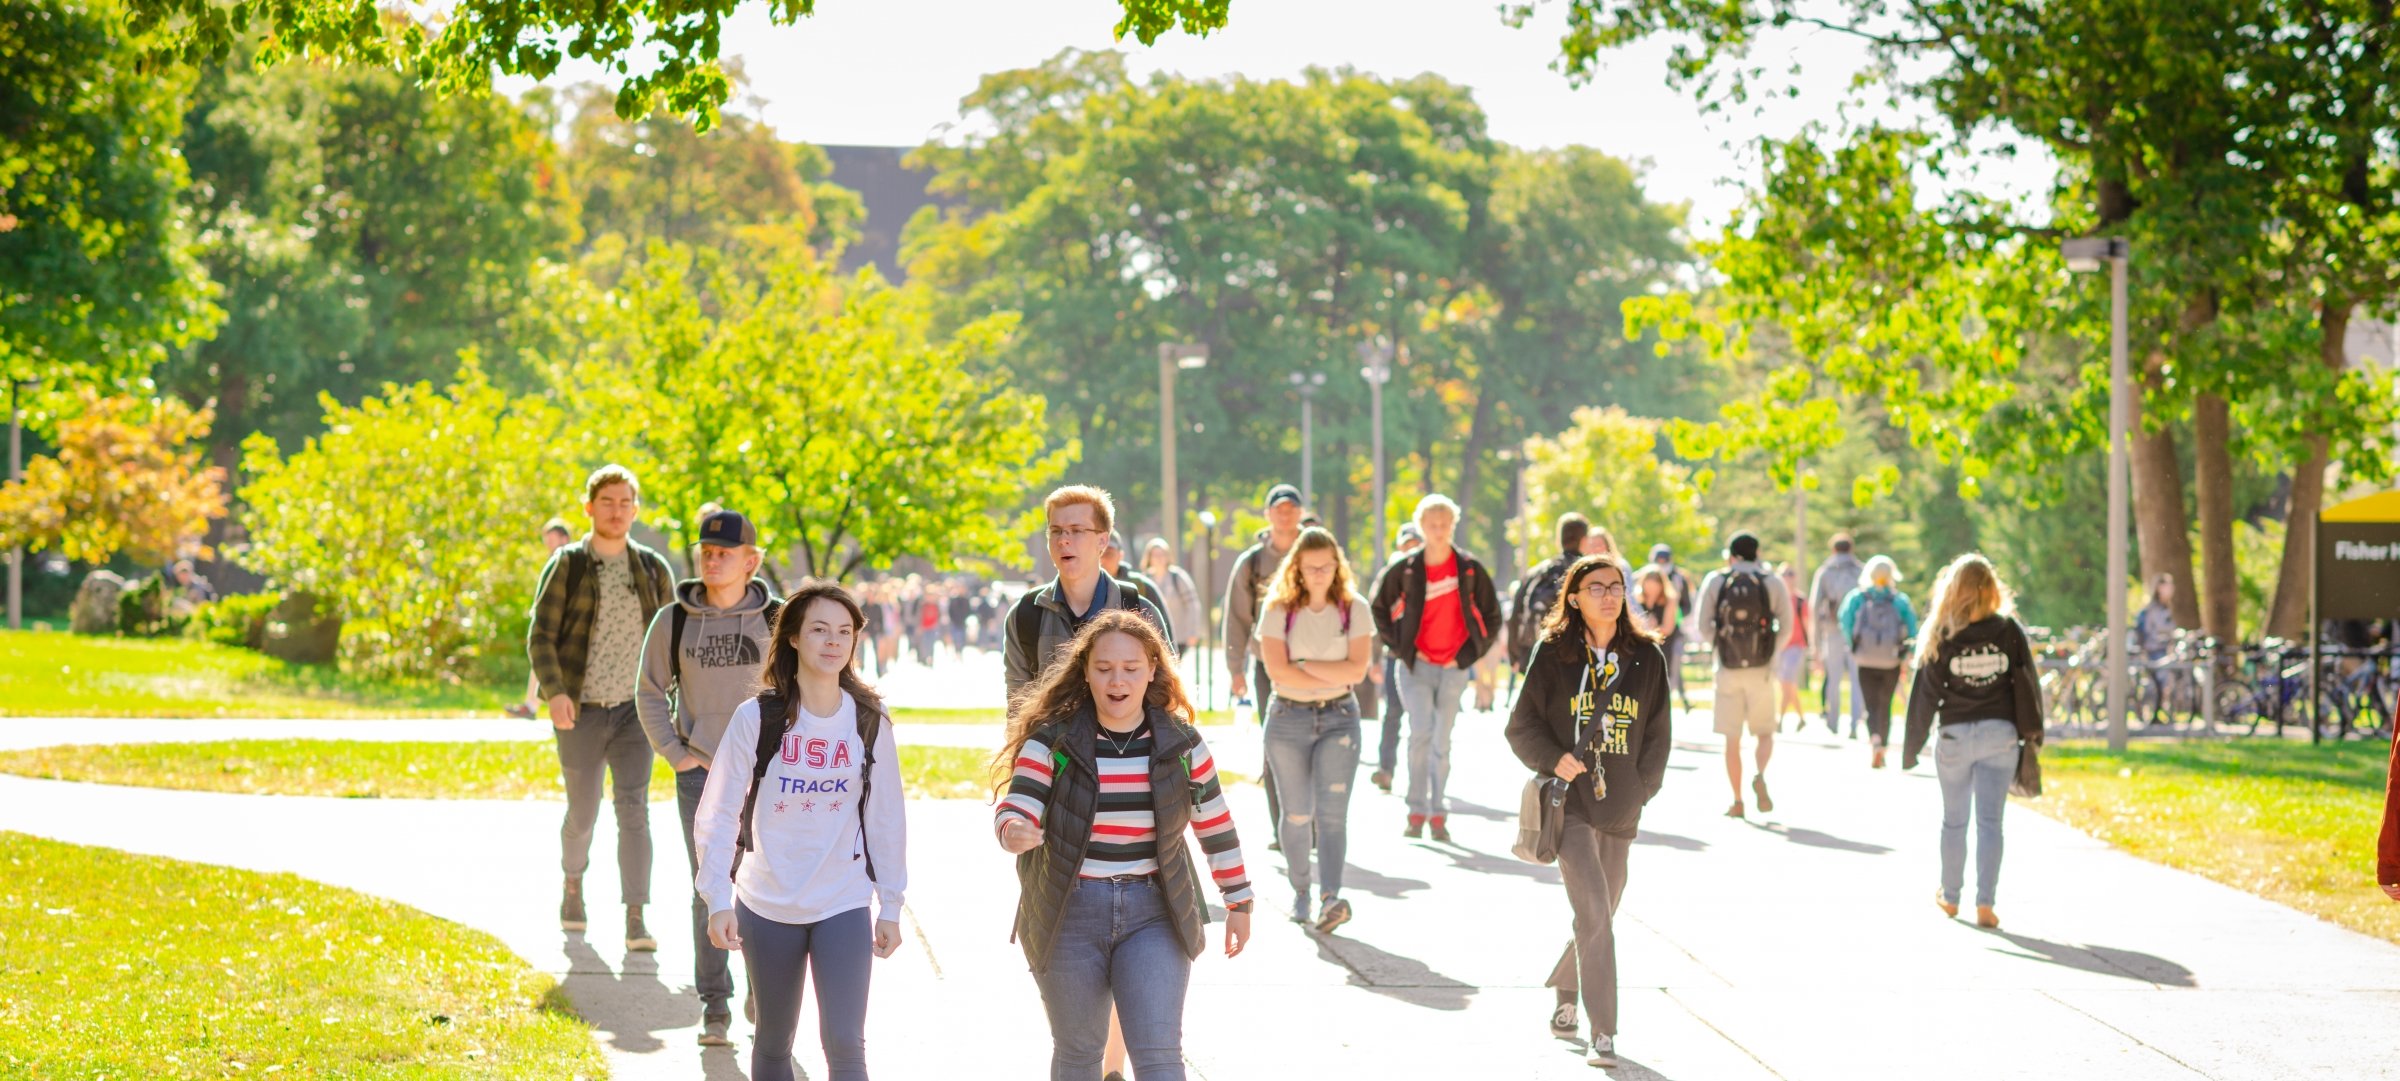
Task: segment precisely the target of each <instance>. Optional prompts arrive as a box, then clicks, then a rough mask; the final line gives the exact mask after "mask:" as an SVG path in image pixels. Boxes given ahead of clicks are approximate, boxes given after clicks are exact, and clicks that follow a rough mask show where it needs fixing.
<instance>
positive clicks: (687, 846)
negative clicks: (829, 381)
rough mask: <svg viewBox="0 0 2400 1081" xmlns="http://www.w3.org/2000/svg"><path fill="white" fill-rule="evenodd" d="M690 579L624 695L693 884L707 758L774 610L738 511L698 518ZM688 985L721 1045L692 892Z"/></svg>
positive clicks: (706, 948) (717, 1004) (703, 933)
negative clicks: (658, 761) (668, 779)
mask: <svg viewBox="0 0 2400 1081" xmlns="http://www.w3.org/2000/svg"><path fill="white" fill-rule="evenodd" d="M698 563H699V568H700V577H698V578H691V579H685V580H684V581H682V582H680V583H677V584H676V586H675V603H673V604H669V605H667V606H665V607H663V608H660V609H659V610H658V615H657V616H655V617H653V618H652V619H651V620H650V631H649V633H648V634H647V635H646V636H644V637H643V639H642V682H641V687H640V689H639V691H638V692H637V693H636V694H635V695H634V703H635V708H636V709H637V710H638V711H639V713H640V716H641V719H642V733H643V734H644V735H645V736H648V737H649V739H650V746H651V748H652V749H654V750H656V751H657V752H658V753H659V756H660V757H662V758H665V759H666V760H667V764H668V765H670V766H673V767H674V768H675V809H676V812H677V813H678V815H679V816H680V817H681V818H682V819H683V854H684V856H685V858H687V859H688V860H690V861H691V866H692V871H693V874H694V875H695V876H697V874H698V873H699V870H700V864H699V856H698V855H696V854H695V853H696V851H697V850H696V849H694V848H693V846H692V819H693V817H694V815H695V813H696V812H697V811H698V810H699V808H700V795H701V793H702V792H704V791H706V790H707V788H708V768H709V764H710V763H709V759H710V757H711V756H712V755H713V754H714V753H715V751H716V749H717V744H719V743H720V742H723V740H724V738H725V724H726V721H727V720H729V719H730V718H731V717H732V716H733V711H734V708H735V707H737V706H739V705H741V704H742V703H743V702H746V701H749V700H750V698H751V697H752V696H753V695H756V694H757V693H758V678H759V672H760V670H761V661H762V659H763V658H764V657H765V655H766V647H767V646H768V645H769V644H770V643H772V642H773V641H774V639H775V617H776V615H777V612H778V610H779V609H780V608H781V607H782V602H781V601H778V600H776V599H775V597H774V595H773V594H772V593H771V592H770V591H769V590H768V589H767V584H766V583H765V582H762V581H759V580H758V578H757V574H758V565H759V551H758V530H757V529H756V528H755V527H753V526H752V525H751V524H750V520H749V519H747V518H744V517H742V516H741V515H740V514H739V513H736V512H734V511H729V510H719V511H716V512H714V513H711V514H709V515H707V516H706V517H703V518H701V519H700V551H699V557H698ZM692 946H693V950H694V954H695V956H694V962H695V968H694V972H693V975H692V983H693V986H695V987H697V988H698V989H699V991H700V1024H701V1029H700V1042H701V1043H702V1044H703V1045H707V1046H712V1047H727V1046H731V1045H732V1043H733V1041H732V1039H731V1038H730V1037H729V1036H728V1035H727V1031H726V1030H727V1029H729V1028H731V1027H732V1024H733V1009H732V1005H731V1003H732V1000H733V970H732V967H731V966H730V964H729V963H728V959H727V956H726V952H725V951H724V950H721V949H718V948H717V947H716V946H714V945H712V944H711V943H710V942H709V939H708V903H707V902H706V901H704V900H702V899H701V897H700V895H699V893H698V892H697V891H695V892H694V893H693V894H692Z"/></svg>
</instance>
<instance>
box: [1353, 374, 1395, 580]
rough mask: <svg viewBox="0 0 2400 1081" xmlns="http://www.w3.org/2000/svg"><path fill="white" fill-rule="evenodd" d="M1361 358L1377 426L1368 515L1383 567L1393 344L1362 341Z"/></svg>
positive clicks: (1369, 407)
mask: <svg viewBox="0 0 2400 1081" xmlns="http://www.w3.org/2000/svg"><path fill="white" fill-rule="evenodd" d="M1358 359H1360V360H1362V361H1364V362H1365V366H1363V367H1361V368H1359V369H1358V374H1359V377H1360V378H1362V379H1365V380H1366V381H1367V402H1368V405H1367V408H1368V410H1369V412H1370V413H1371V414H1372V423H1373V424H1374V427H1375V435H1374V442H1375V513H1374V514H1373V515H1372V516H1371V517H1369V518H1368V521H1371V522H1373V523H1374V524H1375V566H1376V567H1378V568H1380V567H1382V566H1383V558H1384V557H1383V544H1384V537H1385V534H1387V533H1388V532H1390V531H1389V530H1387V529H1385V528H1384V526H1385V522H1384V520H1383V501H1384V496H1383V385H1384V384H1385V383H1389V382H1391V381H1392V347H1391V343H1389V342H1386V341H1384V340H1383V339H1382V338H1380V337H1377V338H1372V339H1369V340H1367V341H1363V342H1360V343H1358Z"/></svg>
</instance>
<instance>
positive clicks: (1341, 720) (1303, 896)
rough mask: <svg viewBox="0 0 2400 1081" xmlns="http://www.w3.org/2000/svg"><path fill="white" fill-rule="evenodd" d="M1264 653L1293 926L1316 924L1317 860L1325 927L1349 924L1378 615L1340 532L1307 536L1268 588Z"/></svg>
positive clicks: (1270, 749) (1270, 753) (1269, 744)
mask: <svg viewBox="0 0 2400 1081" xmlns="http://www.w3.org/2000/svg"><path fill="white" fill-rule="evenodd" d="M1258 624H1259V625H1258V633H1259V649H1258V652H1259V656H1260V657H1262V658H1264V659H1265V661H1266V664H1267V677H1268V678H1269V679H1272V680H1274V681H1275V701H1274V703H1273V704H1272V705H1269V706H1268V707H1267V733H1266V751H1267V760H1268V761H1270V762H1273V763H1274V764H1275V781H1276V783H1277V784H1279V785H1282V786H1283V817H1282V820H1281V822H1280V823H1279V824H1278V826H1277V828H1278V829H1280V830H1281V831H1282V834H1283V859H1284V863H1285V864H1286V865H1287V866H1288V867H1289V868H1290V875H1291V880H1292V922H1294V923H1307V922H1309V897H1308V894H1309V887H1310V884H1311V875H1310V867H1309V854H1310V852H1311V850H1312V849H1313V850H1314V852H1315V854H1316V868H1315V870H1316V874H1315V876H1314V877H1315V880H1316V881H1317V882H1318V883H1321V884H1322V888H1323V891H1324V898H1325V900H1324V907H1323V908H1322V909H1320V910H1319V911H1318V912H1317V916H1316V927H1317V930H1319V931H1328V932H1329V931H1332V930H1333V929H1334V928H1336V927H1340V926H1341V925H1342V924H1344V923H1347V922H1349V920H1350V902H1348V901H1345V900H1342V898H1341V893H1342V863H1343V860H1344V859H1345V858H1346V857H1347V853H1348V850H1349V829H1350V785H1351V782H1352V780H1353V779H1355V778H1356V777H1357V776H1358V697H1357V695H1355V694H1353V693H1352V691H1351V688H1353V687H1355V686H1357V685H1358V684H1359V683H1361V682H1363V681H1364V680H1365V679H1366V677H1367V662H1368V660H1369V655H1370V654H1371V653H1373V652H1374V650H1373V646H1372V644H1373V642H1374V641H1375V617H1374V616H1373V615H1372V614H1371V613H1369V612H1368V611H1367V602H1366V600H1365V599H1364V598H1362V597H1360V596H1359V595H1358V592H1357V590H1356V588H1354V586H1353V585H1352V583H1351V581H1350V563H1349V561H1348V560H1345V559H1343V558H1342V548H1341V545H1340V544H1337V543H1335V541H1334V539H1333V534H1331V533H1328V532H1326V531H1324V530H1322V529H1318V528H1316V527H1314V526H1312V527H1310V528H1307V529H1303V530H1301V531H1300V539H1299V541H1298V542H1297V543H1295V544H1294V545H1293V546H1292V554H1291V555H1289V556H1286V557H1284V560H1283V567H1282V569H1280V570H1278V571H1276V572H1275V581H1274V584H1273V585H1272V586H1270V587H1269V588H1268V591H1267V606H1266V610H1265V611H1264V612H1263V613H1261V614H1260V616H1259V620H1258Z"/></svg>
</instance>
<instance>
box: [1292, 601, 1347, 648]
mask: <svg viewBox="0 0 2400 1081" xmlns="http://www.w3.org/2000/svg"><path fill="white" fill-rule="evenodd" d="M1340 608H1341V612H1342V637H1343V638H1344V639H1347V638H1349V637H1350V606H1349V605H1347V604H1344V605H1341V606H1340ZM1299 618H1300V610H1299V609H1298V608H1295V607H1292V606H1290V605H1286V606H1285V607H1284V609H1283V641H1284V646H1283V648H1284V649H1286V650H1289V649H1291V648H1292V646H1291V641H1292V621H1293V620H1296V619H1299Z"/></svg>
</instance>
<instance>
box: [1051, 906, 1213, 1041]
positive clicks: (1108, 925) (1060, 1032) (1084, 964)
mask: <svg viewBox="0 0 2400 1081" xmlns="http://www.w3.org/2000/svg"><path fill="white" fill-rule="evenodd" d="M1033 979H1034V983H1035V984H1036V985H1038V986H1039V987H1040V988H1041V990H1042V1009H1043V1011H1044V1012H1046V1013H1048V1014H1049V1015H1050V1081H1100V1055H1101V1052H1103V1051H1105V1050H1106V1049H1107V1047H1108V1012H1109V1007H1110V1005H1111V1004H1112V1003H1113V1004H1114V1005H1115V1007H1116V1011H1117V1020H1118V1023H1119V1025H1120V1027H1122V1028H1123V1029H1124V1030H1125V1052H1126V1057H1127V1058H1128V1059H1130V1060H1131V1061H1132V1063H1133V1072H1134V1076H1136V1077H1139V1078H1141V1079H1142V1081H1183V1076H1184V1075H1183V996H1184V992H1185V991H1186V990H1188V989H1189V988H1190V986H1191V982H1192V959H1191V958H1190V957H1188V956H1185V954H1184V952H1183V941H1182V940H1181V939H1178V938H1176V937H1175V924H1174V921H1173V920H1171V919H1169V918H1168V916H1167V906H1166V902H1165V894H1164V892H1163V891H1161V890H1160V889H1159V887H1158V882H1157V880H1155V879H1133V880H1129V881H1121V882H1120V881H1112V880H1109V879H1103V878H1084V879H1078V880H1076V882H1075V889H1074V892H1072V893H1069V894H1068V895H1067V910H1066V912H1065V913H1064V914H1063V915H1062V916H1061V917H1060V919H1059V923H1058V939H1057V941H1056V942H1055V943H1053V944H1052V946H1051V948H1050V967H1049V971H1047V972H1038V973H1035V974H1034V977H1033Z"/></svg>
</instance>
